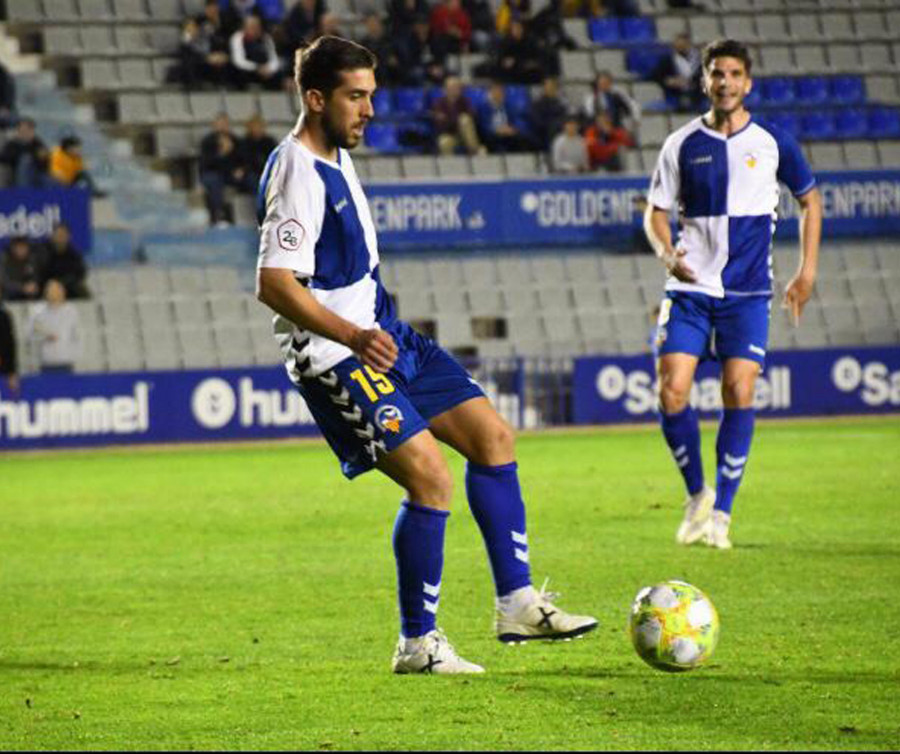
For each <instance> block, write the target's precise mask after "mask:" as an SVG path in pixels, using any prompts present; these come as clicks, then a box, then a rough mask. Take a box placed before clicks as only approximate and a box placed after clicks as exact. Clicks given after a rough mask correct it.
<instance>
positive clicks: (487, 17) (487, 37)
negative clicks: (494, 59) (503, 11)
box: [462, 0, 497, 52]
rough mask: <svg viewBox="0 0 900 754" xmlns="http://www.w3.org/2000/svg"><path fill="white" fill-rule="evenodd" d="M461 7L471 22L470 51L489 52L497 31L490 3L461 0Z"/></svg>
mask: <svg viewBox="0 0 900 754" xmlns="http://www.w3.org/2000/svg"><path fill="white" fill-rule="evenodd" d="M462 6H463V9H465V11H466V13H468V14H469V19H470V20H471V21H472V37H471V48H472V51H473V52H490V50H491V47H492V46H493V44H494V37H495V36H496V30H497V25H496V23H495V21H494V13H493V11H492V10H491V5H490V3H489V2H488V0H462Z"/></svg>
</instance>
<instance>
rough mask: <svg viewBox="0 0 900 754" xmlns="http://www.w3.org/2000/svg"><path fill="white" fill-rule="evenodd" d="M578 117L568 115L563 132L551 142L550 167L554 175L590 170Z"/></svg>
mask: <svg viewBox="0 0 900 754" xmlns="http://www.w3.org/2000/svg"><path fill="white" fill-rule="evenodd" d="M579 128H580V124H579V122H578V116H577V115H575V114H572V115H569V116H568V117H567V118H566V119H565V124H564V126H563V130H562V131H561V132H560V133H559V134H558V135H557V137H556V138H555V139H554V140H553V146H552V149H551V153H550V166H551V169H552V170H553V172H554V173H569V174H577V173H586V172H587V171H588V170H589V169H590V161H589V160H588V151H587V144H586V143H585V141H584V137H583V136H582V135H581V132H580V130H579Z"/></svg>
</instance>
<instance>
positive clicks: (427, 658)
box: [391, 628, 484, 674]
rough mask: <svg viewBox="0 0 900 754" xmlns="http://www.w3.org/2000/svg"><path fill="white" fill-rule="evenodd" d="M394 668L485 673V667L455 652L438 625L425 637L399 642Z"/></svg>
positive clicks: (401, 671) (433, 671)
mask: <svg viewBox="0 0 900 754" xmlns="http://www.w3.org/2000/svg"><path fill="white" fill-rule="evenodd" d="M391 669H392V670H393V671H394V672H395V673H444V674H450V673H483V672H484V668H483V667H481V665H476V664H475V663H473V662H468V661H466V660H464V659H463V658H462V657H460V656H459V655H458V654H456V650H455V649H453V645H451V644H450V642H449V641H447V637H446V636H445V635H444V632H443V631H441V630H440V629H439V628H436V629H434V630H433V631H429V632H428V633H427V634H425V635H424V636H417V637H415V638H413V639H407V638H405V637H403V636H401V637H400V641H398V642H397V649H396V650H394V659H393V661H392V662H391Z"/></svg>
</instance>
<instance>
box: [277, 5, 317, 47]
mask: <svg viewBox="0 0 900 754" xmlns="http://www.w3.org/2000/svg"><path fill="white" fill-rule="evenodd" d="M327 12H328V6H326V4H325V0H297V2H296V3H294V5H293V6H291V9H290V10H289V11H288V13H287V15H286V16H285V18H284V21H283V22H282V23H281V25H280V34H281V39H280V42H281V45H282V47H281V52H282V56H283V57H285V58H286V59H287V60H291V61H292V60H293V59H294V50H296V49H297V48H298V47H303V46H304V45H306V44H309V43H310V42H312V40H313V39H314V38H315V37H317V36H318V35H319V29H320V28H321V23H322V16H324V15H325V14H326V13H327Z"/></svg>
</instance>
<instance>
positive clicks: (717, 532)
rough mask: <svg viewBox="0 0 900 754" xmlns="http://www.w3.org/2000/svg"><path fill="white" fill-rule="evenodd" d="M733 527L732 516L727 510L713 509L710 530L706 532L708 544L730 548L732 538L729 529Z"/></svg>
mask: <svg viewBox="0 0 900 754" xmlns="http://www.w3.org/2000/svg"><path fill="white" fill-rule="evenodd" d="M730 527H731V516H730V515H729V514H728V513H726V512H725V511H713V512H712V520H711V521H710V527H709V531H708V532H707V534H706V538H705V539H706V544H708V545H709V546H710V547H715V548H717V549H719V550H730V549H731V548H732V544H731V539H729V537H728V529H729V528H730Z"/></svg>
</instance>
